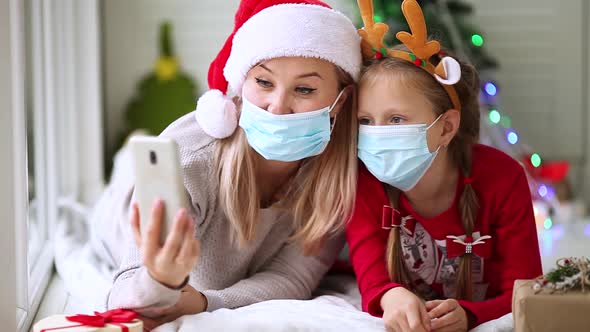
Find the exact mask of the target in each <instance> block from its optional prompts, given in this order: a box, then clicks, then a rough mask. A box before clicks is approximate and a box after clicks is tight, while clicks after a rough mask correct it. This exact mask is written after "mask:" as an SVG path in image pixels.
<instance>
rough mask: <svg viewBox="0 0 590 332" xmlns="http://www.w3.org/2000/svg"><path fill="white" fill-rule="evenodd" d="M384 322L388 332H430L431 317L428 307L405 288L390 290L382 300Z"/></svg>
mask: <svg viewBox="0 0 590 332" xmlns="http://www.w3.org/2000/svg"><path fill="white" fill-rule="evenodd" d="M381 308H383V321H384V323H385V327H386V328H387V330H388V331H395V332H426V331H430V330H431V328H430V316H429V315H428V313H427V312H426V306H425V305H424V303H423V302H422V300H420V298H419V297H417V296H416V295H414V293H412V292H410V291H409V290H407V289H405V288H403V287H396V288H393V289H390V290H389V291H387V293H385V294H384V295H383V297H382V298H381Z"/></svg>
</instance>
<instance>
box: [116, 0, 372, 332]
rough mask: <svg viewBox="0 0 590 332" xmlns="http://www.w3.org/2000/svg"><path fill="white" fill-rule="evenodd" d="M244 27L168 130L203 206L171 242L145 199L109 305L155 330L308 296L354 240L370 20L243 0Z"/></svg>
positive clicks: (306, 5)
mask: <svg viewBox="0 0 590 332" xmlns="http://www.w3.org/2000/svg"><path fill="white" fill-rule="evenodd" d="M235 23H236V25H235V29H234V32H233V33H232V34H231V35H230V37H229V38H228V40H227V41H226V43H225V45H224V47H223V48H222V50H221V52H220V53H219V54H218V56H217V58H216V59H215V60H214V61H213V62H212V64H211V67H210V69H209V85H210V88H211V90H210V91H208V92H207V93H205V94H204V95H203V96H202V97H201V98H200V99H199V102H198V105H197V109H196V111H195V112H194V113H191V114H188V115H186V116H184V117H182V118H180V119H178V120H177V121H175V122H174V123H173V124H171V125H170V126H169V127H168V128H167V129H166V130H165V131H164V133H162V136H166V137H171V138H173V139H175V140H176V141H177V143H178V144H179V147H180V155H181V160H182V165H183V169H184V177H185V187H186V190H187V192H188V194H189V196H190V199H191V203H192V204H191V206H190V208H189V209H188V210H186V211H185V210H181V211H179V212H178V215H177V218H176V219H175V221H174V226H173V227H172V229H173V230H172V231H171V233H170V234H169V235H168V237H167V238H166V241H165V243H164V244H163V245H162V246H161V245H160V244H159V243H158V238H159V233H160V225H161V222H162V220H161V219H162V218H161V216H162V211H163V209H164V206H163V204H162V202H155V203H154V206H153V213H152V220H151V221H150V224H149V225H150V226H148V229H146V230H143V231H140V229H139V217H138V212H137V206H136V205H132V206H133V208H132V209H131V224H132V228H133V232H134V235H135V245H134V246H133V245H132V246H131V248H130V252H129V254H128V255H127V257H126V259H125V260H124V262H123V264H122V266H121V269H120V271H119V272H118V274H117V276H116V278H115V282H114V285H113V288H112V290H111V293H110V295H109V299H108V307H109V308H121V307H122V308H131V309H135V310H136V311H138V312H139V313H140V314H141V315H143V316H146V317H152V318H155V319H152V320H148V319H146V322H147V323H146V326H147V327H148V328H150V327H153V326H155V325H158V324H161V323H163V322H166V321H170V320H173V319H176V318H177V317H179V316H181V315H185V314H194V313H198V312H202V311H213V310H216V309H218V308H236V307H240V306H244V305H249V304H252V303H256V302H259V301H264V300H270V299H279V298H290V299H305V298H308V297H310V295H311V292H312V291H313V290H314V288H315V287H316V286H317V284H318V282H319V280H320V278H321V277H322V276H323V275H324V273H325V272H326V271H327V270H328V268H329V267H330V266H331V264H332V263H333V261H334V259H335V257H336V256H337V254H338V252H339V250H340V248H341V246H342V245H343V237H342V236H341V235H342V234H341V231H340V230H341V228H342V226H343V224H344V223H345V222H346V220H347V218H348V216H349V215H350V214H351V212H352V206H353V204H354V197H355V186H356V172H357V171H356V116H355V114H353V109H354V80H356V79H357V78H358V75H359V72H360V67H361V52H360V38H359V36H358V35H357V32H356V29H355V27H354V25H353V24H352V23H351V22H350V20H349V19H348V18H346V17H345V16H344V15H342V14H341V13H338V12H336V11H334V10H332V9H331V8H330V7H329V6H328V5H326V4H324V3H322V2H320V1H316V0H296V1H293V0H287V1H285V0H273V1H264V0H262V1H260V0H259V1H242V2H241V3H240V7H239V8H238V12H237V13H236V22H235ZM228 85H229V87H230V88H231V91H233V92H234V93H235V95H236V96H235V97H234V98H233V99H231V98H229V97H228V96H226V94H225V93H226V92H227V90H228ZM238 109H239V111H237V110H238ZM238 119H239V128H237V129H236V127H237V125H238ZM132 190H133V188H128V195H127V197H128V199H127V200H126V201H125V202H122V203H123V205H124V211H127V209H128V207H129V204H130V202H131V201H132ZM182 290H184V292H183V291H182Z"/></svg>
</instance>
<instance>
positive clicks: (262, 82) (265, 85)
mask: <svg viewBox="0 0 590 332" xmlns="http://www.w3.org/2000/svg"><path fill="white" fill-rule="evenodd" d="M256 83H257V84H258V85H260V86H261V87H263V88H270V87H272V83H270V82H269V81H265V80H263V79H260V78H256Z"/></svg>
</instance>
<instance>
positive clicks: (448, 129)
mask: <svg viewBox="0 0 590 332" xmlns="http://www.w3.org/2000/svg"><path fill="white" fill-rule="evenodd" d="M441 120H442V122H443V130H442V134H441V145H443V146H449V144H450V143H451V141H452V140H453V137H455V135H457V132H458V131H459V127H460V125H461V112H459V111H458V110H456V109H450V110H448V111H446V112H445V113H444V115H443V117H442V119H441Z"/></svg>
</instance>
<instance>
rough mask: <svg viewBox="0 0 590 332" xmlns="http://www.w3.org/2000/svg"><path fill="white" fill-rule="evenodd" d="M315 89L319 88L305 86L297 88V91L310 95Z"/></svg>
mask: <svg viewBox="0 0 590 332" xmlns="http://www.w3.org/2000/svg"><path fill="white" fill-rule="evenodd" d="M315 90H317V89H312V88H305V87H298V88H295V91H297V92H298V93H300V94H302V95H308V94H310V93H312V92H314V91H315Z"/></svg>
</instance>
